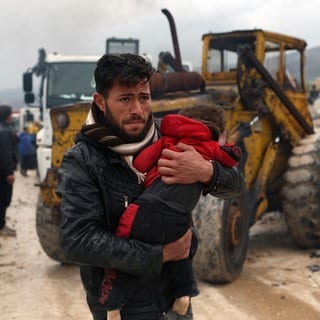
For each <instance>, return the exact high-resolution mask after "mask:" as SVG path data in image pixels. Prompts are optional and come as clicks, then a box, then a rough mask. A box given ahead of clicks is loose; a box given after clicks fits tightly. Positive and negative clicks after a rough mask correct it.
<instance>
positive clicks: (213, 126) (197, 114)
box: [179, 104, 226, 141]
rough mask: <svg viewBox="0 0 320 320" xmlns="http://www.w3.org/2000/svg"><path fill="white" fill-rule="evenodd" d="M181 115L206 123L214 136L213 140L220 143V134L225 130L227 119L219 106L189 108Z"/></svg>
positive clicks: (202, 105) (184, 109)
mask: <svg viewBox="0 0 320 320" xmlns="http://www.w3.org/2000/svg"><path fill="white" fill-rule="evenodd" d="M179 114H180V115H182V116H185V117H187V118H190V119H194V120H197V121H199V122H202V123H204V124H205V125H206V126H207V127H208V128H209V129H210V130H211V134H212V139H213V140H216V141H218V139H219V136H220V134H221V133H222V132H223V131H224V130H225V127H226V118H225V116H224V111H223V109H222V107H220V106H219V105H215V104H212V105H205V104H201V105H195V106H188V107H185V108H183V109H181V110H180V111H179Z"/></svg>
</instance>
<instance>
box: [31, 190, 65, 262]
mask: <svg viewBox="0 0 320 320" xmlns="http://www.w3.org/2000/svg"><path fill="white" fill-rule="evenodd" d="M36 231H37V235H38V238H39V241H40V244H41V247H42V248H43V250H44V252H45V253H46V254H47V255H48V256H49V257H50V258H51V259H53V260H55V261H58V262H61V263H68V261H67V258H66V257H65V255H64V254H63V252H62V249H61V246H60V232H59V225H58V224H57V223H56V222H55V221H54V219H53V214H52V210H51V209H49V208H47V207H45V206H44V204H43V201H42V198H41V195H39V197H38V203H37V212H36Z"/></svg>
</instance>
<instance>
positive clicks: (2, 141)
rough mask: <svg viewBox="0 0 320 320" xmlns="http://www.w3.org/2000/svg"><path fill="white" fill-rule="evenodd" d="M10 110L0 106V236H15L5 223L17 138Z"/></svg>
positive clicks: (11, 188) (15, 157)
mask: <svg viewBox="0 0 320 320" xmlns="http://www.w3.org/2000/svg"><path fill="white" fill-rule="evenodd" d="M12 121H13V119H12V108H11V106H8V105H1V106H0V236H16V231H15V230H14V229H12V228H10V227H8V225H7V223H6V210H7V208H8V207H9V205H10V203H11V198H12V191H13V183H14V180H15V176H14V171H15V170H16V168H17V163H18V157H17V143H18V140H17V137H16V135H15V134H14V132H13V131H12V128H11V123H12Z"/></svg>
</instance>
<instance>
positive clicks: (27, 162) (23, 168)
mask: <svg viewBox="0 0 320 320" xmlns="http://www.w3.org/2000/svg"><path fill="white" fill-rule="evenodd" d="M18 148H19V159H20V173H21V175H22V176H24V177H27V176H28V174H27V171H28V169H31V168H33V165H32V161H33V155H34V144H33V142H32V136H31V135H30V133H29V131H28V128H27V127H24V128H23V131H22V132H21V133H20V134H19V144H18Z"/></svg>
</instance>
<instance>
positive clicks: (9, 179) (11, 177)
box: [7, 174, 15, 186]
mask: <svg viewBox="0 0 320 320" xmlns="http://www.w3.org/2000/svg"><path fill="white" fill-rule="evenodd" d="M14 179H15V177H14V175H13V174H11V175H9V176H7V182H8V185H10V186H11V185H12V184H13V183H14Z"/></svg>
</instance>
